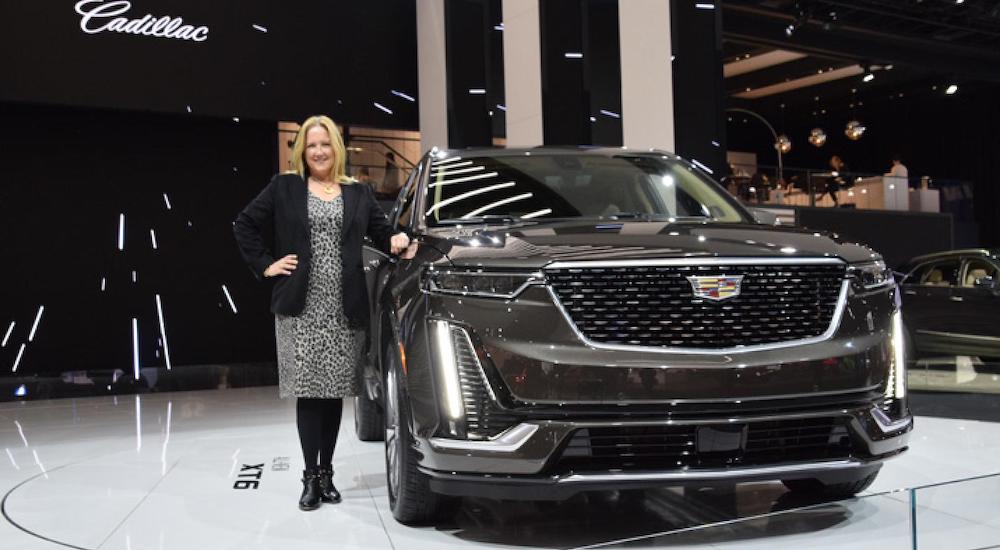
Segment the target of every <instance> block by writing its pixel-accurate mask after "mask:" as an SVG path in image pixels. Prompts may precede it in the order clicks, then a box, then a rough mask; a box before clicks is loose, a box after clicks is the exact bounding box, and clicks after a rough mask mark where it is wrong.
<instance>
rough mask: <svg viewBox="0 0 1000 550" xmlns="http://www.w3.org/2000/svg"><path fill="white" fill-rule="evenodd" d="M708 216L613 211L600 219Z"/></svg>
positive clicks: (673, 218)
mask: <svg viewBox="0 0 1000 550" xmlns="http://www.w3.org/2000/svg"><path fill="white" fill-rule="evenodd" d="M706 218H708V216H703V215H694V216H671V215H670V214H664V213H661V212H615V213H614V214H608V215H606V216H601V219H608V220H644V221H647V222H648V221H653V220H664V219H669V220H674V221H677V220H703V219H706Z"/></svg>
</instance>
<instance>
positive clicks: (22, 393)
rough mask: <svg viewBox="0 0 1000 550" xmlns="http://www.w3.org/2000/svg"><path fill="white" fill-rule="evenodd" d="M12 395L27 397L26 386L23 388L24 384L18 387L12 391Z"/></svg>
mask: <svg viewBox="0 0 1000 550" xmlns="http://www.w3.org/2000/svg"><path fill="white" fill-rule="evenodd" d="M14 395H16V396H17V397H24V396H25V395H28V388H27V386H25V385H24V384H21V385H20V386H18V387H17V389H16V390H14Z"/></svg>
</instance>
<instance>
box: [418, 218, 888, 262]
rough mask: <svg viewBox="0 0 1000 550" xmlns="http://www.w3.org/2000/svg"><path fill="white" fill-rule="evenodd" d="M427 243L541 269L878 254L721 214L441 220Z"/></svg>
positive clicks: (458, 256)
mask: <svg viewBox="0 0 1000 550" xmlns="http://www.w3.org/2000/svg"><path fill="white" fill-rule="evenodd" d="M426 238H427V243H428V244H430V245H432V246H434V247H435V248H437V249H438V250H439V251H441V252H442V253H443V254H444V255H445V256H447V257H448V259H449V260H450V261H451V262H452V263H453V264H454V265H456V266H470V267H472V266H491V267H497V268H519V269H537V268H541V267H543V266H545V265H546V264H548V263H550V262H553V261H581V260H636V259H652V258H685V257H701V258H707V257H716V256H718V257H756V258H794V257H801V258H823V257H835V258H841V259H843V260H845V261H847V262H860V261H866V260H871V259H873V258H874V257H877V253H875V252H874V251H873V250H872V249H870V248H868V247H867V246H864V245H861V244H857V243H849V242H844V241H842V240H841V239H840V238H839V237H838V236H837V235H836V234H831V233H825V232H815V231H808V230H804V229H800V228H790V227H787V228H786V227H775V226H768V225H749V224H746V225H744V224H724V223H713V222H684V223H677V222H675V223H670V222H666V221H655V222H646V221H600V222H596V221H593V220H588V221H582V220H581V221H561V222H552V223H538V224H532V225H515V226H503V227H499V226H486V227H484V226H475V227H463V228H452V227H449V228H434V229H431V230H430V231H428V233H427V235H426Z"/></svg>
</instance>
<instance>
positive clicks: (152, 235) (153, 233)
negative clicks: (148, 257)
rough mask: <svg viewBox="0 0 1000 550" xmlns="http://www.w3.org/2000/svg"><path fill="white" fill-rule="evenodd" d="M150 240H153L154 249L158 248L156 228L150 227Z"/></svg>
mask: <svg viewBox="0 0 1000 550" xmlns="http://www.w3.org/2000/svg"><path fill="white" fill-rule="evenodd" d="M149 240H150V241H153V250H156V230H155V229H150V230H149Z"/></svg>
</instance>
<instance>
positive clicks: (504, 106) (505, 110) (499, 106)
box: [497, 103, 507, 113]
mask: <svg viewBox="0 0 1000 550" xmlns="http://www.w3.org/2000/svg"><path fill="white" fill-rule="evenodd" d="M497 109H500V110H501V111H503V112H505V113H506V112H507V106H506V105H500V104H499V103H497Z"/></svg>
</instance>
